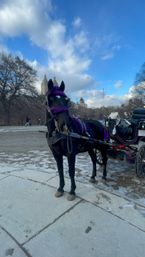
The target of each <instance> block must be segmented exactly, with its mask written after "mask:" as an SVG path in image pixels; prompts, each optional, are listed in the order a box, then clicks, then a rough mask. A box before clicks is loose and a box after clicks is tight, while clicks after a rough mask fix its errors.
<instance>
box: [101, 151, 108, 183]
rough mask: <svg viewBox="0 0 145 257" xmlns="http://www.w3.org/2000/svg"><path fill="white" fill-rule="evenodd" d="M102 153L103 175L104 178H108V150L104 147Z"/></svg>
mask: <svg viewBox="0 0 145 257" xmlns="http://www.w3.org/2000/svg"><path fill="white" fill-rule="evenodd" d="M101 153H102V159H103V176H102V179H104V180H106V177H107V160H108V157H107V150H106V149H103V150H102V151H101Z"/></svg>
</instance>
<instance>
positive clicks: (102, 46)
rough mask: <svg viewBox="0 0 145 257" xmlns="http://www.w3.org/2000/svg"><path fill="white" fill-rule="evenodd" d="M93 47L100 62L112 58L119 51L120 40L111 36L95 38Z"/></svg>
mask: <svg viewBox="0 0 145 257" xmlns="http://www.w3.org/2000/svg"><path fill="white" fill-rule="evenodd" d="M95 46H96V52H97V55H98V56H100V58H101V60H102V61H106V60H110V59H112V58H114V56H115V54H116V52H118V51H119V50H120V49H121V45H120V39H119V38H117V37H115V36H114V35H112V34H108V35H100V36H97V37H96V40H95Z"/></svg>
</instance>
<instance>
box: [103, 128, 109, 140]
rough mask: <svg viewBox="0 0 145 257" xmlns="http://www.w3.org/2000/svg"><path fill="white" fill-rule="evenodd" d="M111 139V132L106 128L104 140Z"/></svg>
mask: <svg viewBox="0 0 145 257" xmlns="http://www.w3.org/2000/svg"><path fill="white" fill-rule="evenodd" d="M109 139H110V135H109V132H108V130H107V129H106V128H104V140H105V141H108V140H109Z"/></svg>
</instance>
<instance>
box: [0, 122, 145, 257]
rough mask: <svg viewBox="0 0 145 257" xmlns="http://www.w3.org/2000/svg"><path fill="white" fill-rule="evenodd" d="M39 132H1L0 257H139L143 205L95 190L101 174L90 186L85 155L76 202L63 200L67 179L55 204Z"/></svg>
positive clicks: (144, 234) (144, 235)
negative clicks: (62, 193) (94, 183)
mask: <svg viewBox="0 0 145 257" xmlns="http://www.w3.org/2000/svg"><path fill="white" fill-rule="evenodd" d="M41 129H44V128H43V127H39V126H38V127H16V128H14V127H10V128H0V199H1V200H0V257H5V256H12V257H81V256H83V257H142V256H144V253H145V204H144V201H142V202H141V201H140V199H138V202H137V201H135V199H134V198H133V199H130V200H129V199H128V198H125V197H124V196H122V197H121V196H118V195H115V191H112V192H107V191H105V188H106V189H107V185H106V186H104V187H103V188H102V189H99V188H98V186H99V185H101V182H100V180H101V173H100V174H98V177H97V179H98V184H96V185H92V184H90V183H89V182H88V180H89V176H90V172H91V171H90V166H89V159H87V156H86V155H85V157H84V155H83V156H78V164H77V167H76V174H77V178H76V180H77V181H76V185H77V190H76V192H77V198H76V199H75V200H74V201H72V202H70V201H68V200H67V192H68V191H69V188H70V181H69V178H68V174H66V178H65V181H66V185H65V190H66V192H65V193H64V196H63V197H61V198H55V197H54V194H55V191H56V187H57V185H58V176H57V173H56V166H55V162H54V159H53V157H52V155H51V154H50V153H49V150H48V146H47V143H46V139H45V134H44V133H38V131H39V130H41ZM64 164H66V163H64ZM64 166H65V169H66V165H64ZM111 167H113V166H111ZM115 168H117V167H114V169H115ZM121 168H122V169H124V168H123V166H121ZM119 172H120V171H119ZM123 172H124V171H123ZM123 174H124V176H125V173H123ZM124 178H125V179H126V177H124ZM78 180H79V181H78ZM135 181H136V178H135V179H134V180H133V182H132V183H134V182H135ZM113 182H114V183H115V181H113ZM137 182H138V181H137ZM110 183H112V181H111V182H110ZM108 186H109V184H108ZM140 187H141V186H140V184H138V189H139V190H140ZM109 188H110V187H109ZM124 189H126V188H124ZM113 192H114V193H113ZM129 192H131V193H132V191H129ZM141 203H142V204H141Z"/></svg>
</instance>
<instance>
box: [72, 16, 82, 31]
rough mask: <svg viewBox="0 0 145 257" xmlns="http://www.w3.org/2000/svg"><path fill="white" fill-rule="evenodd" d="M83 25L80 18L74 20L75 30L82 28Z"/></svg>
mask: <svg viewBox="0 0 145 257" xmlns="http://www.w3.org/2000/svg"><path fill="white" fill-rule="evenodd" d="M81 24H82V20H81V18H80V17H76V18H75V19H74V21H73V26H74V27H75V28H79V27H80V26H81Z"/></svg>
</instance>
